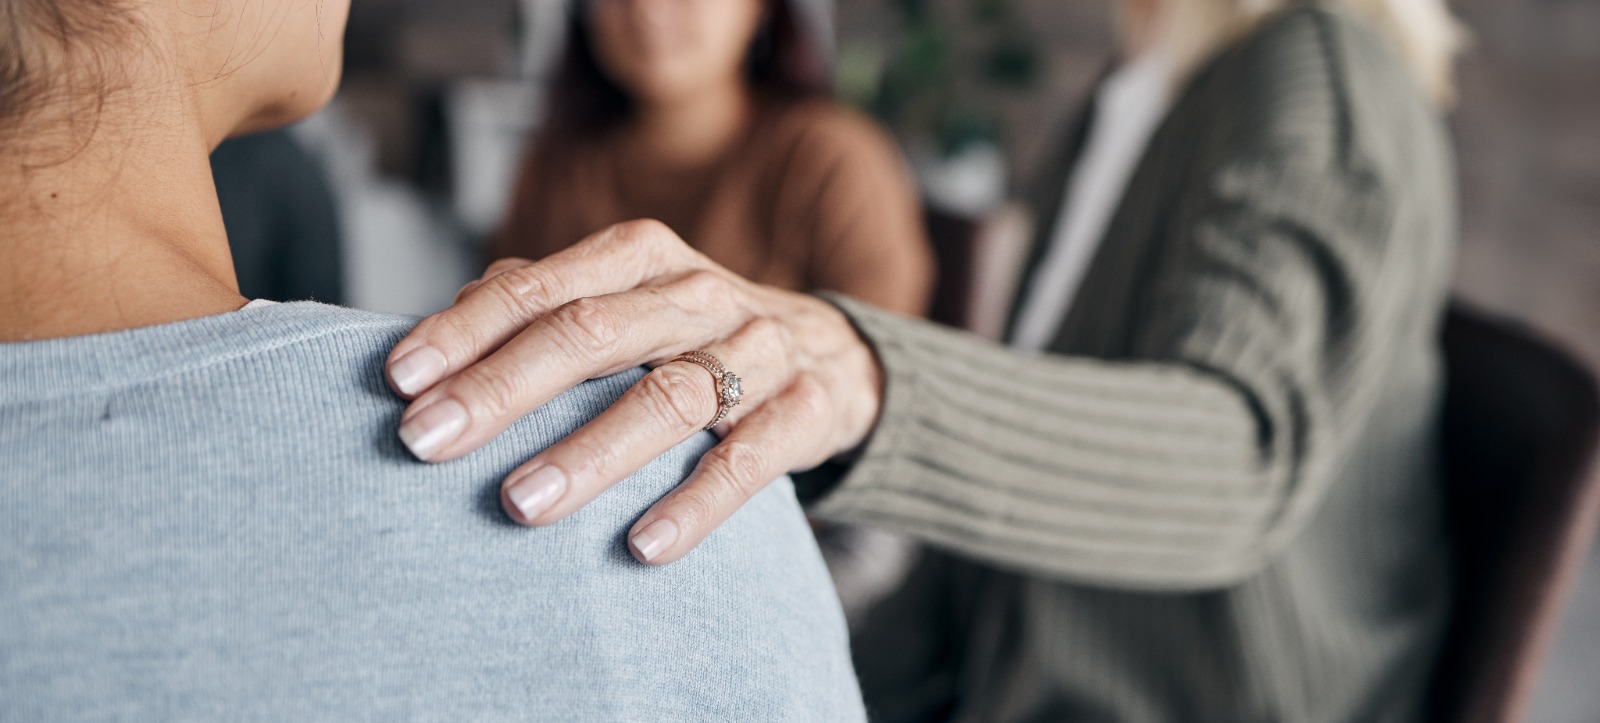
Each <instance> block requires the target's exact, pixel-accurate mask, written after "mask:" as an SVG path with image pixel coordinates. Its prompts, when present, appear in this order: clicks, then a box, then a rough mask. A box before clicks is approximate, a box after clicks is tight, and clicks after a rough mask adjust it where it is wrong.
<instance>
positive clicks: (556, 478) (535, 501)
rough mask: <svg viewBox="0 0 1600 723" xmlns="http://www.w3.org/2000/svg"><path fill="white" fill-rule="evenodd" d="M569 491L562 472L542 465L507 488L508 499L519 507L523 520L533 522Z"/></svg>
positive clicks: (565, 477) (518, 510)
mask: <svg viewBox="0 0 1600 723" xmlns="http://www.w3.org/2000/svg"><path fill="white" fill-rule="evenodd" d="M566 491H567V476H566V475H565V474H562V472H561V470H559V469H556V468H555V467H551V466H550V465H542V466H540V467H538V468H537V469H535V470H533V471H532V472H529V473H528V474H525V475H523V476H522V477H521V478H519V479H517V480H516V481H513V482H512V483H511V484H509V485H507V486H506V497H508V498H510V500H511V504H513V505H516V506H517V512H520V513H522V519H523V520H526V521H528V522H532V521H533V518H535V517H538V516H539V515H540V514H542V513H543V512H544V511H545V510H548V509H550V506H551V505H554V504H555V503H556V500H558V499H561V495H562V494H563V493H565V492H566Z"/></svg>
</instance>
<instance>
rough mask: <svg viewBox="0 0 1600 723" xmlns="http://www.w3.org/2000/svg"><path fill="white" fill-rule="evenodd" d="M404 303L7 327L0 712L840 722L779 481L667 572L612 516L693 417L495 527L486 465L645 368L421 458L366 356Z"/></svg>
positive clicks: (8, 716)
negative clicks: (134, 324) (607, 471)
mask: <svg viewBox="0 0 1600 723" xmlns="http://www.w3.org/2000/svg"><path fill="white" fill-rule="evenodd" d="M412 323H413V320H407V319H401V318H395V317H388V316H380V315H374V314H366V313H361V312H353V311H348V310H344V309H338V308H334V307H329V306H322V305H317V304H309V303H301V304H286V305H280V306H271V307H265V308H251V309H247V310H244V311H240V312H236V313H232V314H225V315H222V316H217V317H210V318H205V319H199V320H195V321H190V322H183V323H179V324H172V325H167V326H161V327H155V328H147V329H138V330H133V331H127V332H120V333H114V334H105V335H98V336H90V337H78V338H70V339H58V340H50V341H41V342H30V343H22V344H5V345H0V721H50V720H73V721H77V720H163V721H165V720H207V721H215V720H261V721H269V720H270V721H311V720H336V721H358V720H384V721H393V720H441V721H446V720H447V721H469V720H473V721H475V720H560V721H567V720H574V721H576V720H584V721H588V720H629V721H644V720H650V721H707V720H727V721H757V720H797V721H823V720H826V721H842V720H855V719H860V718H861V717H862V711H861V703H860V695H859V692H858V690H857V687H856V683H855V678H854V674H853V671H852V669H851V667H850V661H849V651H848V649H847V645H848V643H847V638H846V633H845V627H844V623H843V619H842V616H841V614H840V612H839V609H838V604H837V602H836V601H835V600H834V597H833V590H832V587H831V584H830V582H829V579H828V575H827V572H826V570H825V569H824V568H823V565H822V562H821V559H820V557H819V556H818V554H817V551H816V548H815V546H814V544H813V543H812V541H811V538H810V535H809V532H808V530H807V528H806V525H805V521H804V519H803V518H802V515H801V512H800V509H799V507H798V505H797V504H796V502H795V500H794V496H793V491H792V489H791V488H790V486H789V485H788V484H787V483H781V484H776V485H773V486H772V487H771V488H769V489H768V490H767V491H765V492H763V493H762V494H761V495H759V496H758V497H757V499H756V500H755V501H754V502H752V503H751V504H749V505H747V506H746V507H745V508H744V509H743V510H741V511H740V512H739V513H738V514H737V515H735V516H734V518H733V519H732V520H731V521H729V523H728V524H726V525H724V526H723V527H722V528H721V529H720V530H718V531H717V532H716V533H715V534H713V535H712V537H711V538H710V539H709V540H707V541H706V543H705V544H704V545H702V546H701V547H700V549H698V550H697V551H695V552H694V553H692V554H691V555H690V556H689V557H687V558H685V559H684V560H682V561H680V562H678V563H676V564H674V565H671V566H668V567H665V568H660V569H652V568H647V567H645V566H643V565H641V564H638V563H636V562H635V561H634V560H633V559H632V558H631V557H630V556H629V555H628V553H627V551H626V549H625V546H624V541H623V534H624V532H625V531H626V530H627V528H628V526H629V525H630V524H631V523H632V522H633V521H634V520H635V519H636V518H637V517H638V515H639V514H641V513H642V512H643V511H644V510H645V509H646V508H647V507H648V506H649V505H650V503H652V502H653V501H654V500H656V499H658V498H659V497H660V496H661V495H662V494H663V493H665V492H666V491H667V490H669V489H671V488H672V487H673V486H674V485H675V484H677V483H678V482H679V481H680V480H681V479H682V478H683V477H684V476H685V475H686V474H687V473H688V472H689V470H690V469H691V468H692V467H693V464H694V462H695V460H696V459H697V458H698V457H699V455H700V454H701V453H703V452H704V451H705V450H706V449H707V448H708V446H709V444H710V443H711V440H710V438H709V437H708V436H702V437H699V438H696V439H694V440H692V441H691V442H689V443H686V444H684V445H682V446H680V447H678V448H677V449H674V450H672V451H671V452H669V453H668V454H666V455H664V456H663V457H662V458H660V459H658V460H657V461H656V462H655V463H653V464H652V465H651V466H650V467H648V468H647V469H645V470H643V471H642V472H640V473H639V474H637V475H635V476H634V477H632V478H631V479H629V480H628V481H626V482H624V483H623V484H621V485H619V486H618V487H617V488H615V489H613V490H612V491H610V492H608V493H606V494H605V495H603V496H601V498H600V499H599V500H598V501H597V502H596V503H594V504H593V505H591V506H590V507H589V508H587V509H585V510H584V511H582V512H580V513H579V514H577V515H576V516H574V517H572V518H570V519H569V520H567V521H565V522H562V523H560V524H557V525H555V526H553V527H550V528H545V529H523V528H520V527H517V526H515V525H513V524H511V523H510V522H508V521H507V520H506V519H505V517H504V516H503V514H502V513H501V511H500V508H499V504H498V498H497V492H498V487H499V482H500V480H501V479H502V477H503V476H504V475H505V474H506V473H507V472H509V471H510V470H511V469H512V468H513V467H514V466H515V465H517V464H518V463H520V462H521V461H522V460H524V459H526V458H527V457H528V456H530V455H531V454H533V453H534V452H536V451H537V450H540V449H543V448H544V447H545V446H547V445H549V444H551V443H552V442H554V441H556V440H557V439H559V438H561V437H562V436H563V435H565V434H567V433H568V432H570V431H572V430H573V429H575V428H577V427H578V426H579V425H580V424H582V423H583V422H585V421H587V420H588V419H590V418H592V417H593V416H594V415H595V414H597V413H598V412H599V411H601V410H602V409H604V408H605V407H606V406H607V405H608V404H610V403H611V402H612V401H614V400H615V399H616V398H617V397H618V396H619V395H620V394H621V393H622V392H623V390H625V389H626V388H627V387H628V386H629V385H630V384H631V383H632V382H634V381H635V380H636V379H638V374H639V373H638V372H631V373H628V374H622V375H618V376H615V377H610V378H606V379H600V380H596V381H593V382H589V383H587V384H584V385H583V386H581V387H579V388H578V389H576V390H574V391H572V392H570V393H568V394H566V395H564V396H562V397H561V398H559V399H557V400H556V401H554V402H552V403H551V404H550V405H548V406H547V407H545V408H544V409H542V410H540V411H539V412H537V413H535V414H534V415H532V416H531V417H529V418H528V419H525V420H523V421H522V422H520V423H518V424H517V425H516V426H515V427H513V428H512V429H511V431H509V432H507V433H506V434H505V435H503V436H502V437H501V438H500V439H498V440H496V441H495V442H494V443H493V444H491V445H490V446H489V447H487V448H485V449H483V450H481V451H479V452H476V453H474V454H473V455H471V456H469V457H467V458H465V459H462V460H459V461H456V462H452V463H448V464H443V465H425V464H422V463H419V462H417V461H415V460H413V459H412V458H411V457H410V456H409V455H407V454H406V453H405V451H404V449H403V448H402V447H401V446H400V443H399V442H398V440H397V438H396V436H395V429H396V426H397V423H398V419H399V416H400V413H401V410H402V408H403V404H402V402H401V401H400V400H399V399H397V398H395V397H394V396H393V395H392V394H391V393H390V392H389V391H388V389H387V388H386V387H385V385H384V381H383V375H382V362H383V359H384V356H385V354H386V353H387V352H388V350H389V349H390V347H391V346H392V345H393V344H394V343H395V342H396V341H397V340H398V339H399V338H400V336H401V335H402V334H404V333H405V331H406V330H408V329H409V328H410V326H411V324H412Z"/></svg>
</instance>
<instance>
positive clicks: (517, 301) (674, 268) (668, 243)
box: [388, 221, 704, 398]
mask: <svg viewBox="0 0 1600 723" xmlns="http://www.w3.org/2000/svg"><path fill="white" fill-rule="evenodd" d="M697 265H704V264H703V261H702V259H701V258H700V257H699V255H698V254H696V253H694V252H693V251H691V250H690V249H689V248H688V246H687V245H685V244H684V243H683V241H682V240H681V239H679V238H678V237H677V236H676V235H675V234H673V233H672V231H671V230H670V229H668V228H667V227H666V226H665V225H663V224H661V223H659V222H656V221H630V222H628V223H624V224H618V225H616V226H612V227H611V228H608V229H606V230H604V231H601V232H599V233H597V234H595V235H593V236H590V237H588V238H586V239H584V240H583V241H581V242H579V243H578V244H577V245H575V246H573V247H571V248H569V249H566V250H565V251H562V252H560V253H557V254H555V255H552V256H550V257H549V258H547V259H544V260H542V261H538V262H528V261H526V260H522V259H511V260H506V261H503V262H497V263H496V264H495V266H493V267H491V269H490V273H486V274H485V276H484V278H482V279H480V280H479V281H477V282H474V283H473V284H468V286H467V287H466V288H463V289H462V291H461V294H460V296H459V298H458V300H457V303H456V305H455V306H452V307H451V308H449V309H446V310H444V311H441V312H439V313H437V314H434V315H433V316H430V317H428V318H426V319H423V320H422V322H421V323H419V324H417V327H416V328H415V329H413V330H412V331H411V333H410V334H408V335H407V336H406V338H405V339H403V340H401V341H400V343H399V344H397V345H395V348H394V350H393V351H391V352H390V354H389V362H388V376H389V384H390V386H392V387H393V388H394V390H395V391H396V392H398V393H399V394H400V395H401V396H404V397H406V398H413V397H415V396H416V395H418V394H420V393H422V392H423V391H425V390H427V389H428V388H430V387H432V386H433V385H434V384H436V383H438V382H439V380H441V379H444V378H445V377H447V376H449V375H451V374H454V373H456V372H458V371H460V370H461V369H463V368H466V367H467V366H468V365H470V364H472V363H473V362H475V361H477V360H479V359H482V358H483V357H484V356H486V355H488V354H490V353H491V352H493V351H494V350H496V349H498V348H500V346H501V345H503V344H505V343H506V342H507V341H508V340H510V339H511V338H513V337H514V336H516V335H517V333H518V332H520V331H521V330H522V329H524V328H525V327H527V326H528V325H529V324H530V323H532V322H533V321H534V320H535V319H538V318H539V317H541V316H543V315H545V314H548V313H550V312H551V311H552V310H554V309H556V308H558V307H561V306H562V305H564V304H567V303H570V302H572V301H574V300H576V299H580V298H585V297H591V296H601V295H605V294H614V293H618V292H622V291H626V290H628V289H632V288H634V287H637V286H640V285H642V284H644V283H645V282H647V281H649V280H651V279H654V278H657V277H661V276H675V275H679V274H682V273H684V272H685V271H688V270H690V269H691V268H693V267H695V266H697Z"/></svg>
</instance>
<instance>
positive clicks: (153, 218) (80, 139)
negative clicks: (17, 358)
mask: <svg viewBox="0 0 1600 723" xmlns="http://www.w3.org/2000/svg"><path fill="white" fill-rule="evenodd" d="M163 97H164V98H165V101H164V102H151V101H150V99H149V98H148V97H146V98H145V99H144V100H143V101H141V103H140V106H139V108H138V109H136V110H134V109H123V108H121V107H119V106H118V105H117V104H115V103H114V102H108V103H106V104H105V105H104V106H103V109H102V112H101V113H100V114H99V115H98V117H96V118H95V120H94V122H93V123H80V124H78V127H77V128H72V127H71V126H72V123H71V122H70V121H68V122H67V126H66V127H67V128H68V130H66V131H60V132H58V131H55V130H52V129H51V125H49V123H48V122H49V120H50V119H49V118H36V119H32V122H30V123H29V124H28V126H29V129H40V132H39V133H29V129H19V132H18V133H17V134H14V135H12V136H11V138H13V139H24V141H23V142H20V143H18V142H13V143H9V144H8V145H9V146H10V148H7V149H3V150H4V151H6V153H5V154H3V155H0V258H4V259H5V263H4V264H0V341H18V340H25V339H43V338H51V337H62V336H77V335H82V334H93V333H99V332H107V331H115V330H120V329H128V328H135V327H142V326H152V325H156V324H162V323H167V322H173V321H181V320H184V319H193V318H198V317H202V316H209V315H213V314H219V313H223V312H226V311H231V310H234V309H237V308H239V307H240V306H241V305H243V304H244V303H245V300H244V299H243V297H241V296H240V295H239V290H238V282H237V281H236V280H235V277H234V271H233V260H232V256H231V254H230V252H229V249H228V241H227V233H226V231H225V230H224V228H223V225H222V212H221V209H220V207H219V205H218V201H217V194H216V187H215V185H214V184H213V182H212V178H211V167H210V159H209V153H210V149H211V147H212V145H213V140H212V139H208V138H207V137H206V135H207V134H206V132H205V131H204V130H203V129H202V126H203V124H202V123H201V120H200V115H201V113H200V110H199V108H198V104H197V103H196V102H195V100H194V98H193V96H192V94H189V93H185V92H184V91H182V90H179V89H173V90H171V91H170V92H167V93H165V94H164V95H163ZM67 117H70V116H67ZM64 119H65V118H63V119H58V120H64ZM56 127H57V128H60V127H62V126H60V125H59V124H57V125H56ZM75 131H77V133H76V134H75V133H74V132H75ZM47 134H53V135H54V137H52V135H47ZM73 135H76V137H71V138H66V137H62V136H73ZM35 140H42V141H43V143H42V144H41V143H28V141H35ZM46 146H53V148H50V149H49V150H45V148H46ZM19 148H29V149H30V150H27V151H17V150H15V149H19Z"/></svg>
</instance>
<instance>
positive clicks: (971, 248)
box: [922, 203, 1033, 340]
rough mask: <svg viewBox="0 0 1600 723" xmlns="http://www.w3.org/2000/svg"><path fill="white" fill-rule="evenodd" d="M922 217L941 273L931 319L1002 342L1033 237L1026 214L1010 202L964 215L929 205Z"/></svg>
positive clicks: (925, 206)
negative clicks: (975, 214) (983, 212)
mask: <svg viewBox="0 0 1600 723" xmlns="http://www.w3.org/2000/svg"><path fill="white" fill-rule="evenodd" d="M922 219H923V224H924V225H925V226H926V228H927V231H928V241H929V244H930V245H931V246H932V248H933V256H934V261H935V263H936V264H937V266H938V269H939V281H938V283H937V284H936V285H935V286H934V292H933V305H932V306H931V307H930V308H929V310H928V318H930V319H932V320H934V321H937V322H939V323H941V324H945V325H948V326H954V327H957V328H960V329H966V330H967V331H970V332H973V333H975V334H977V335H979V336H982V337H984V338H986V339H990V340H999V339H1000V337H1001V336H1002V335H1003V334H1004V333H1005V324H1006V321H1007V319H1008V318H1009V315H1010V310H1011V309H1010V307H1011V302H1012V296H1013V295H1014V294H1015V293H1016V289H1017V281H1018V280H1019V278H1020V276H1021V272H1022V269H1021V268H1020V267H1021V265H1022V262H1023V260H1024V258H1023V257H1024V256H1026V255H1027V250H1028V242H1029V240H1030V239H1031V238H1032V236H1033V224H1032V220H1031V218H1030V217H1029V216H1028V212H1027V210H1026V209H1025V208H1024V207H1023V206H1022V205H1020V204H1006V205H1002V206H1000V207H998V208H995V209H994V210H992V211H990V212H988V213H986V214H983V215H980V216H964V215H960V214H956V213H951V212H948V211H943V210H940V209H938V208H936V207H934V206H932V205H931V204H927V203H924V211H923V216H922Z"/></svg>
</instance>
